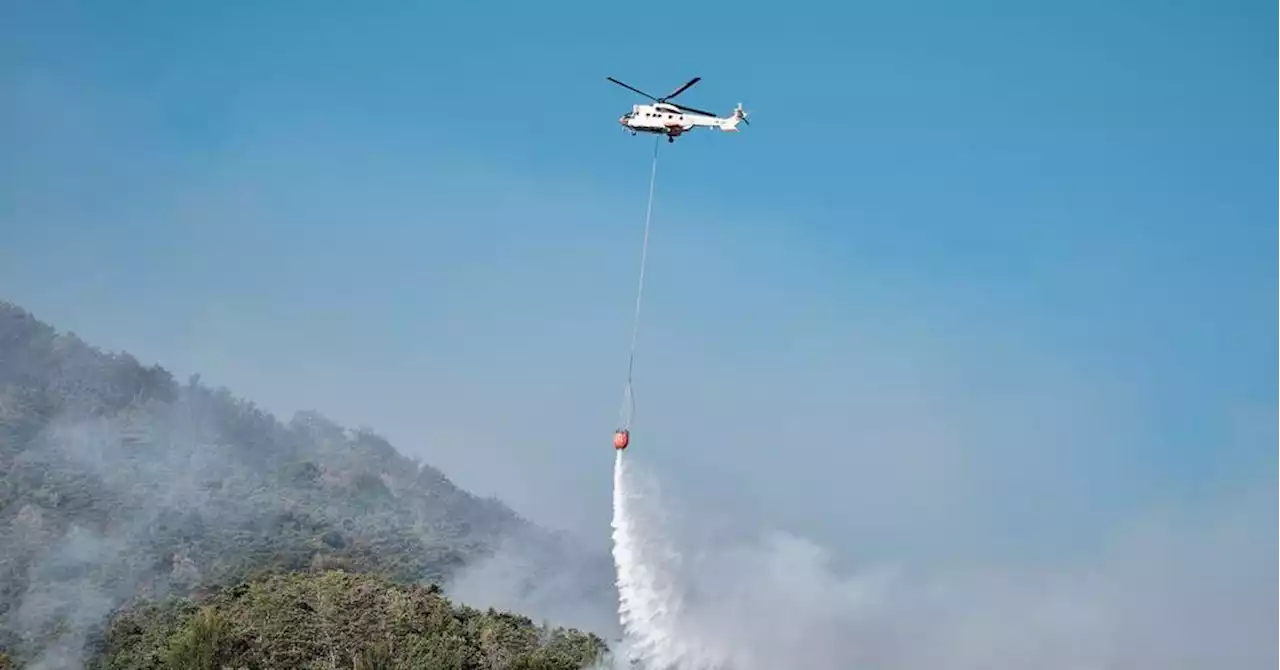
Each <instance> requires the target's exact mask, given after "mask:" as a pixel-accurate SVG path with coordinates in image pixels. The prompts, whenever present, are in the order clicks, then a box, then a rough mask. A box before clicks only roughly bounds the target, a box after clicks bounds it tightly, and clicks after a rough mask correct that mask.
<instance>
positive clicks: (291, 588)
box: [102, 571, 605, 670]
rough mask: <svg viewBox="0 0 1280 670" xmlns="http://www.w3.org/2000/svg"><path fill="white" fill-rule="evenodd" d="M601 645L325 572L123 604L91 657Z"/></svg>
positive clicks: (210, 665)
mask: <svg viewBox="0 0 1280 670" xmlns="http://www.w3.org/2000/svg"><path fill="white" fill-rule="evenodd" d="M604 651H605V649H604V644H603V642H602V641H601V640H600V638H598V637H596V636H594V635H591V634H588V633H582V632H580V631H577V630H564V629H551V628H549V627H546V626H535V625H534V623H533V622H532V621H531V620H529V619H528V618H525V617H522V616H519V615H516V614H510V613H505V612H497V611H494V610H492V609H490V610H488V611H487V612H482V611H480V610H476V609H473V608H470V607H466V606H458V605H453V604H451V603H450V602H449V601H448V600H447V599H446V598H445V597H444V596H443V595H441V594H440V593H439V591H438V590H437V589H434V588H431V587H421V586H412V587H406V586H400V585H397V584H394V583H392V582H389V581H386V580H383V579H380V578H376V577H372V576H368V575H355V574H349V573H344V572H340V571H326V572H321V573H318V574H314V575H303V574H297V573H294V574H289V575H273V576H269V577H267V578H265V579H259V580H254V581H251V582H246V583H241V584H238V585H236V586H233V587H229V588H226V589H224V590H223V591H222V592H220V593H218V594H217V595H216V596H214V597H212V598H210V599H208V600H206V601H205V602H204V603H203V604H201V605H196V604H194V603H191V602H187V601H176V602H170V603H167V604H165V605H147V606H142V607H138V608H136V609H133V610H130V611H128V612H126V613H124V614H122V615H121V616H118V617H117V618H116V619H115V620H114V621H113V623H112V626H111V628H110V630H109V631H108V633H107V635H106V638H105V643H104V649H103V654H102V666H103V668H104V670H150V669H153V668H190V669H191V670H206V669H207V670H218V669H219V668H223V667H228V668H297V669H299V670H304V669H306V668H317V669H318V668H326V669H327V668H334V667H342V668H357V669H362V668H368V669H370V670H372V669H374V668H388V669H390V668H440V669H442V670H443V669H446V668H457V669H459V670H462V669H464V668H466V669H471V668H475V669H477V670H479V669H488V668H494V669H497V668H504V669H511V670H516V669H527V670H535V669H537V670H556V669H561V668H563V669H564V670H576V669H577V668H583V667H586V666H587V665H589V664H591V663H594V662H595V661H597V660H599V659H600V658H601V656H602V654H603V652H604Z"/></svg>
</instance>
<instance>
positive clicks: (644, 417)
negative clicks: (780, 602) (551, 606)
mask: <svg viewBox="0 0 1280 670" xmlns="http://www.w3.org/2000/svg"><path fill="white" fill-rule="evenodd" d="M640 7H643V5H642V4H636V3H617V2H581V3H569V2H563V3H560V2H556V3H542V2H535V3H514V2H512V3H502V4H497V3H481V2H476V3H466V2H428V3H362V4H359V5H357V4H356V3H337V2H313V3H258V2H242V3H225V2H218V3H212V2H211V3H159V2H129V3H72V2H64V1H60V0H48V1H45V2H10V3H4V5H3V7H2V8H0V91H3V93H2V94H0V297H3V298H5V299H9V300H13V301H15V302H18V303H19V304H21V305H23V306H25V307H27V308H28V309H30V310H32V311H33V312H35V313H36V315H37V316H38V317H40V318H42V319H44V320H47V321H49V322H51V323H53V324H54V325H56V326H58V327H59V328H63V329H71V330H74V331H76V332H77V333H79V334H80V335H81V336H82V337H84V338H86V339H87V340H89V341H91V342H93V343H95V344H99V345H101V346H105V347H108V348H113V349H119V348H126V349H128V350H129V351H131V352H133V353H134V354H135V355H137V356H138V357H139V358H141V359H143V360H144V361H152V360H154V361H159V362H160V363H162V364H164V365H166V366H167V367H169V368H171V369H172V370H174V371H175V372H176V373H177V374H178V375H180V376H183V377H185V375H187V374H190V373H192V372H200V373H202V374H203V376H204V379H205V380H206V381H209V382H212V383H215V384H226V385H227V386H229V387H230V388H231V389H232V390H233V391H234V392H236V393H237V394H240V395H243V396H247V397H249V398H251V399H254V400H256V401H258V402H259V403H260V404H263V405H265V406H266V407H268V408H269V409H272V410H274V411H276V412H278V413H279V414H280V415H281V416H282V418H287V417H288V416H289V415H290V414H291V413H292V412H293V411H294V410H296V409H308V408H314V409H318V410H320V411H322V412H324V413H326V414H329V415H330V416H332V417H334V418H335V419H338V420H341V421H343V422H347V423H350V424H367V425H370V426H372V427H374V428H375V429H377V430H378V431H379V432H381V433H383V434H385V435H387V436H388V437H389V438H390V439H391V440H392V441H393V442H394V443H395V444H396V445H397V446H398V447H399V448H400V449H401V450H403V451H404V452H406V453H409V454H413V455H418V456H421V457H422V458H423V459H424V460H426V461H427V462H430V463H433V464H436V465H438V466H440V467H442V468H443V469H444V470H445V471H446V472H447V473H449V474H450V475H451V476H453V477H454V478H455V479H457V480H458V481H459V482H460V483H462V484H463V485H465V486H468V487H470V488H472V489H473V490H477V491H479V492H482V493H494V494H497V495H499V496H500V497H502V498H504V499H506V500H508V501H509V502H511V503H512V504H513V505H515V506H516V507H517V508H518V509H520V510H522V511H525V512H526V513H528V514H530V515H532V516H533V517H534V518H537V519H539V520H542V521H545V522H547V523H550V524H552V525H557V526H561V527H564V528H569V529H572V530H575V531H577V532H579V533H582V534H584V535H586V536H591V537H597V538H600V539H601V540H603V538H604V537H605V524H607V519H608V505H609V503H608V501H609V494H608V487H609V483H610V480H609V475H608V470H609V467H610V462H611V459H612V458H613V454H612V449H611V447H610V444H609V438H610V433H611V431H612V429H613V428H614V421H615V416H616V412H617V407H618V403H619V402H620V400H621V397H620V395H621V390H622V389H621V386H622V381H623V374H624V372H625V365H626V360H625V355H626V347H627V338H628V336H629V329H630V322H629V319H630V315H631V309H632V299H633V291H634V282H635V271H636V265H637V261H638V255H639V242H640V233H641V224H642V217H643V214H644V204H645V203H644V197H645V191H646V188H647V178H648V170H649V153H650V150H651V147H652V142H653V140H652V139H649V138H647V137H644V136H640V137H631V136H630V135H627V134H625V133H624V132H623V131H622V130H621V128H620V127H619V126H618V124H617V121H616V120H617V118H618V116H619V115H620V114H622V113H623V112H625V111H627V110H629V109H630V106H631V105H632V104H633V103H635V102H638V101H639V99H638V98H637V96H635V95H633V94H632V93H630V92H628V91H626V90H624V89H622V88H619V87H616V86H613V85H612V84H609V83H608V82H606V81H605V77H606V76H614V77H617V78H619V79H622V80H623V81H626V82H628V83H630V84H632V85H634V86H637V87H639V88H641V89H644V90H647V91H649V92H651V93H654V94H656V95H661V94H663V93H666V92H668V91H670V90H671V89H673V88H674V87H676V86H678V85H679V84H681V83H683V82H684V81H686V80H687V79H688V78H689V77H691V76H694V75H698V76H701V77H703V81H702V82H701V83H700V84H698V85H697V86H696V87H694V88H692V89H690V90H689V91H688V92H686V93H684V94H683V95H682V97H681V100H682V101H684V102H687V103H688V104H690V105H694V106H697V107H701V108H705V109H711V110H715V111H718V112H720V113H727V112H728V111H729V110H730V109H732V107H733V105H734V104H736V103H738V102H739V101H741V102H743V103H744V105H745V106H746V108H747V109H748V110H749V111H750V112H752V117H751V121H752V125H751V126H749V127H747V128H745V129H744V131H743V132H741V133H738V134H736V135H733V134H723V133H718V132H714V133H713V132H709V131H699V132H697V133H694V134H691V135H689V136H686V137H684V138H682V139H680V140H679V141H678V142H677V143H676V144H674V145H667V144H665V143H663V145H662V157H661V163H660V166H659V171H658V172H659V175H658V187H657V201H656V205H655V213H654V232H653V238H652V244H653V246H652V248H651V255H650V261H651V264H650V267H649V272H650V274H649V278H648V282H649V283H648V285H647V287H646V303H645V308H644V323H643V325H642V329H641V338H640V352H639V359H638V363H637V365H638V369H637V378H636V384H637V386H636V394H637V401H638V409H637V417H636V426H635V439H634V451H635V452H636V453H635V454H634V456H636V457H637V458H643V459H645V461H646V462H647V463H648V464H649V465H650V466H651V467H652V468H654V469H655V470H657V471H659V472H661V473H662V475H663V476H664V478H666V480H667V481H669V482H670V483H671V485H672V486H675V487H679V488H681V489H683V490H684V491H685V492H686V494H687V495H689V496H692V497H694V498H702V499H703V501H704V502H705V503H707V504H708V507H711V506H714V507H715V508H717V509H723V510H731V511H735V512H737V513H738V514H739V515H741V516H743V517H746V518H750V519H752V520H754V521H755V522H758V523H760V524H777V525H781V526H783V527H787V528H790V529H792V530H795V531H797V532H800V533H802V534H805V535H808V536H810V537H814V538H815V539H818V540H819V541H822V542H824V543H826V544H828V545H829V546H832V547H835V548H837V549H838V550H839V551H841V552H844V553H846V554H859V555H866V554H880V555H894V556H910V555H919V556H936V555H940V554H945V555H947V556H952V557H955V556H962V555H964V554H965V553H966V552H976V553H978V554H981V553H993V552H999V553H1001V554H1004V555H1011V554H1013V553H1017V554H1032V555H1034V554H1051V553H1061V552H1064V551H1067V550H1068V548H1072V547H1087V546H1093V545H1095V544H1097V543H1100V542H1105V541H1106V539H1107V538H1108V537H1110V536H1111V535H1112V534H1114V533H1116V532H1118V531H1119V529H1120V528H1122V527H1124V526H1125V524H1127V523H1129V522H1130V520H1132V519H1135V518H1139V517H1141V516H1143V515H1145V514H1150V513H1152V511H1153V510H1164V511H1168V510H1174V514H1175V515H1176V514H1182V512H1178V511H1177V510H1193V509H1202V508H1204V506H1206V505H1207V506H1213V505H1220V504H1224V505H1229V504H1230V501H1231V500H1233V498H1232V496H1234V495H1236V494H1240V493H1241V492H1248V491H1262V492H1264V493H1266V494H1267V495H1266V496H1265V497H1267V498H1268V499H1274V497H1275V487H1276V483H1275V482H1276V479H1275V478H1274V473H1275V472H1276V471H1277V467H1276V466H1277V447H1276V445H1277V433H1276V426H1277V409H1276V408H1277V391H1276V388H1277V386H1276V377H1275V371H1276V370H1277V354H1276V352H1277V350H1276V349H1272V348H1271V343H1272V339H1271V338H1272V337H1275V336H1276V330H1275V328H1276V326H1275V324H1276V323H1277V322H1276V321H1275V320H1273V319H1276V317H1277V313H1276V311H1275V305H1276V304H1277V303H1274V302H1272V300H1275V299H1276V297H1277V296H1276V293H1275V289H1274V287H1275V286H1276V284H1272V281H1275V278H1276V270H1277V267H1276V263H1275V260H1274V258H1275V257H1273V256H1271V249H1273V248H1277V237H1276V231H1277V224H1276V219H1275V212H1276V210H1273V209H1271V208H1272V207H1273V206H1274V203H1275V202H1276V201H1275V200H1273V199H1272V198H1274V197H1275V196H1276V191H1275V190H1274V189H1275V184H1276V182H1273V181H1272V179H1274V178H1276V172H1275V167H1274V166H1275V162H1274V154H1272V153H1271V152H1272V151H1273V148H1274V147H1275V146H1276V145H1277V136H1276V126H1273V125H1271V124H1272V123H1273V120H1274V117H1272V116H1271V113H1272V112H1273V111H1275V107H1274V100H1275V96H1276V88H1275V82H1276V81H1277V70H1276V65H1275V63H1276V60H1275V58H1274V54H1275V52H1276V38H1275V32H1274V30H1275V29H1274V26H1275V25H1276V24H1277V10H1276V5H1275V4H1274V3H1265V2H1261V1H1260V0H1259V1H1257V2H1220V1H1214V2H1209V1H1207V0H1206V1H1201V2H1183V3H1162V2H1134V1H1128V2H1101V1H1083V2H1057V3H1014V2H1002V3H997V2H977V3H955V2H848V3H845V2H831V3H825V4H807V3H787V4H752V3H743V2H737V3H735V2H724V1H721V2H692V3H688V4H677V5H670V4H669V3H668V4H666V5H663V6H662V7H663V8H659V9H658V10H657V11H655V13H653V14H651V15H647V16H646V15H640V14H638V13H636V10H637V8H640ZM1268 287H1272V288H1268ZM1224 501H1225V502H1224ZM1270 510H1274V508H1270ZM1262 513H1263V514H1264V515H1267V516H1266V517H1265V520H1266V521H1267V524H1266V525H1267V527H1268V528H1269V529H1270V530H1269V532H1272V533H1274V532H1275V531H1274V529H1275V528H1276V522H1275V517H1274V511H1263V512H1262ZM1186 514H1188V515H1190V514H1191V512H1189V511H1188V512H1186ZM1270 547H1272V549H1271V550H1272V551H1274V547H1275V544H1274V542H1272V543H1270Z"/></svg>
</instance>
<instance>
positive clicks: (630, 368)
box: [621, 135, 662, 430]
mask: <svg viewBox="0 0 1280 670" xmlns="http://www.w3.org/2000/svg"><path fill="white" fill-rule="evenodd" d="M661 139H662V135H658V136H656V137H654V139H653V164H652V165H651V166H650V168H649V203H648V205H647V206H646V207H645V212H644V241H643V242H641V244H640V278H639V281H638V282H637V286H636V311H635V316H634V317H632V322H631V351H630V353H629V354H628V355H627V385H626V388H625V390H624V392H623V400H622V402H623V409H622V411H621V413H622V414H623V417H622V421H621V423H622V429H623V430H630V429H631V420H632V418H633V417H634V415H635V409H636V404H635V394H634V392H633V391H632V388H631V378H632V373H633V372H634V371H635V364H636V340H637V337H638V335H639V334H640V304H641V300H642V299H643V298H644V269H645V265H646V263H647V262H648V258H649V224H650V222H651V221H652V219H653V187H654V185H655V184H656V183H657V181H658V147H660V146H662V144H661V142H660V140H661Z"/></svg>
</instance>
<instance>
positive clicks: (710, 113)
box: [667, 102, 715, 116]
mask: <svg viewBox="0 0 1280 670" xmlns="http://www.w3.org/2000/svg"><path fill="white" fill-rule="evenodd" d="M667 104H669V105H675V106H676V107H679V108H680V109H683V110H684V111H686V112H693V113H694V114H701V115H703V116H715V112H705V111H703V110H701V109H694V108H693V107H686V106H684V105H676V103H674V102H669V103H667Z"/></svg>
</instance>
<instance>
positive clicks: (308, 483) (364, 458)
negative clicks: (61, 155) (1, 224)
mask: <svg viewBox="0 0 1280 670" xmlns="http://www.w3.org/2000/svg"><path fill="white" fill-rule="evenodd" d="M515 536H519V537H522V538H532V541H533V542H534V543H535V544H536V543H541V544H542V545H543V546H547V547H553V546H555V545H556V543H555V541H554V539H553V538H551V537H550V536H549V535H548V534H546V533H545V531H542V530H541V529H538V528H536V527H535V526H533V525H532V524H529V523H527V522H526V521H524V520H523V519H521V518H519V517H518V516H517V515H516V514H515V513H513V512H512V511H511V510H510V509H509V508H507V507H506V506H504V505H502V504H501V503H500V502H498V501H496V500H493V499H482V498H477V497H475V496H473V495H471V494H469V493H467V492H466V491H463V490H461V489H459V488H457V487H456V486H454V485H453V483H452V482H450V481H449V480H448V479H447V478H446V477H445V476H444V475H443V474H442V473H440V472H439V471H437V470H435V469H433V468H431V467H429V466H426V465H423V464H420V463H418V462H416V461H413V460H410V459H408V458H406V457H404V456H402V455H401V454H399V453H398V452H396V450H395V449H394V448H392V447H391V445H390V444H388V443H387V442H386V441H385V440H383V439H382V438H380V437H379V436H377V435H376V434H374V433H372V432H370V431H367V430H359V431H350V430H346V429H344V428H342V427H340V426H338V425H336V424H334V423H332V422H330V421H328V420H327V419H325V418H324V417H322V416H319V415H318V414H314V413H300V414H298V415H296V416H295V417H294V418H293V419H292V420H291V421H290V422H288V423H287V424H285V423H281V422H280V421H277V420H276V419H275V418H274V417H273V416H271V415H270V414H268V413H266V412H264V411H262V410H261V409H259V408H258V407H256V406H255V405H254V404H253V403H251V402H248V401H245V400H241V399H238V398H235V397H233V396H232V395H231V393H230V392H228V391H227V390H226V389H211V388H208V387H207V386H205V385H203V384H201V383H200V381H199V379H198V377H193V378H191V379H190V380H188V381H187V382H186V383H185V384H182V383H178V382H176V381H175V380H174V379H173V377H172V375H171V374H170V373H169V372H168V371H166V370H164V369H163V368H161V367H159V366H150V367H146V366H143V365H142V364H140V363H139V362H138V361H137V360H135V359H134V358H133V357H132V356H130V355H128V354H127V353H126V354H109V353H104V352H102V351H99V350H97V349H95V348H93V347H90V346H89V345H87V344H85V343H84V342H83V341H81V340H80V339H79V338H77V337H76V336H75V335H74V334H69V333H68V334H60V333H57V332H56V331H55V330H54V329H53V328H52V327H50V326H48V325H46V324H44V323H41V322H40V321H38V320H36V319H35V318H33V317H32V315H30V314H29V313H27V312H25V311H24V310H22V309H21V308H18V307H16V306H14V305H11V304H8V303H3V302H0V659H4V658H5V656H4V654H6V653H7V654H8V655H9V656H10V657H11V659H12V662H23V663H25V662H31V661H32V660H40V659H43V660H44V661H45V662H46V663H48V664H50V665H53V666H72V667H75V666H78V665H80V664H81V663H82V662H83V658H82V657H83V654H84V653H85V652H84V650H85V648H86V642H89V641H92V640H94V639H97V638H100V637H101V635H102V627H103V626H104V624H105V622H106V621H107V620H108V619H109V617H110V616H111V615H112V613H113V612H114V611H115V610H116V609H117V608H118V607H119V606H121V605H122V604H124V603H127V602H129V601H132V600H136V599H144V600H146V599H151V600H155V601H163V600H165V599H169V598H185V597H199V596H201V595H202V594H208V593H211V592H213V591H215V590H216V589H217V588H219V587H221V586H226V585H229V584H233V583H236V582H238V581H240V580H242V579H244V578H245V577H246V576H248V575H250V574H252V573H254V572H256V571H261V570H264V569H275V570H310V569H323V568H331V567H338V568H343V569H345V570H348V571H355V572H369V573H376V574H380V575H384V576H386V577H388V578H391V579H394V580H397V581H400V582H404V583H413V582H433V583H446V582H447V581H448V580H449V578H450V577H451V576H453V575H454V574H455V573H457V572H458V571H459V569H460V568H462V567H463V566H465V565H468V564H470V563H472V562H474V561H476V560H479V559H481V558H483V557H485V556H487V555H489V554H490V553H491V552H492V551H493V550H494V548H495V547H496V546H498V544H499V543H501V542H502V541H503V540H504V539H505V538H510V537H515ZM6 662H11V661H5V660H0V663H6Z"/></svg>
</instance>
